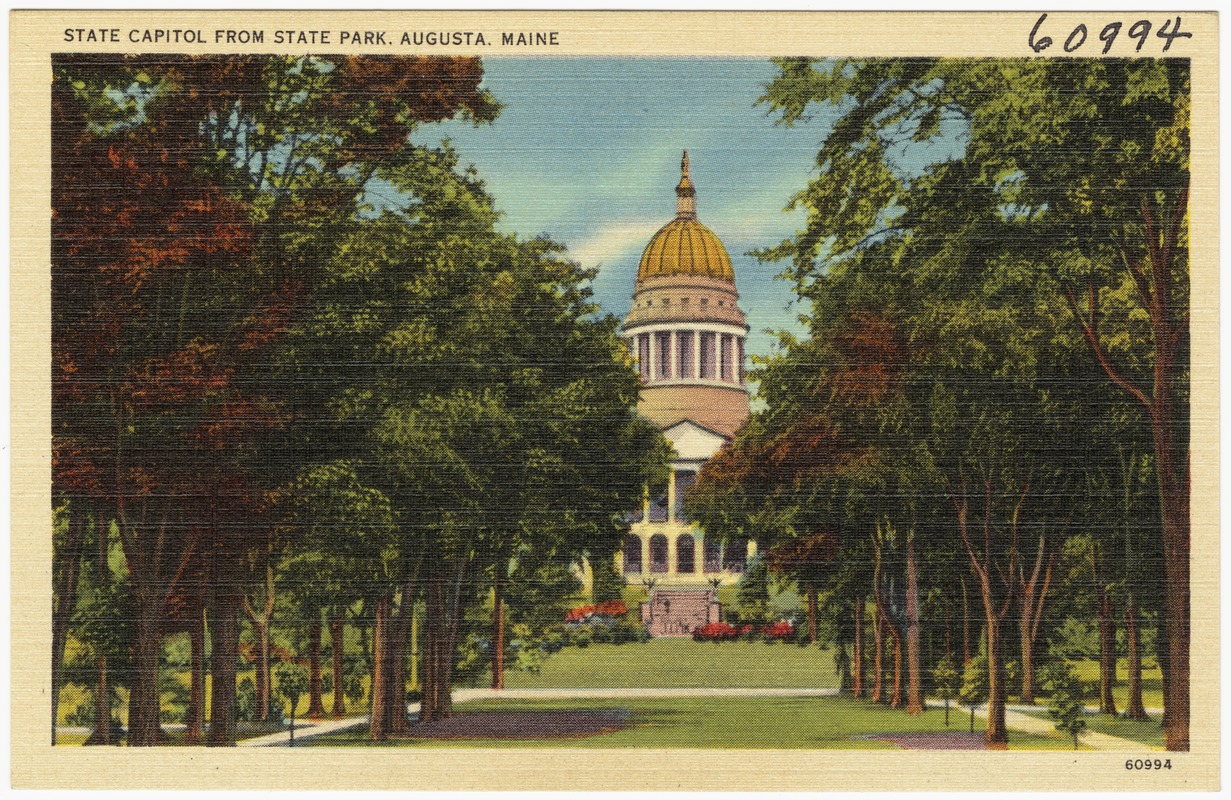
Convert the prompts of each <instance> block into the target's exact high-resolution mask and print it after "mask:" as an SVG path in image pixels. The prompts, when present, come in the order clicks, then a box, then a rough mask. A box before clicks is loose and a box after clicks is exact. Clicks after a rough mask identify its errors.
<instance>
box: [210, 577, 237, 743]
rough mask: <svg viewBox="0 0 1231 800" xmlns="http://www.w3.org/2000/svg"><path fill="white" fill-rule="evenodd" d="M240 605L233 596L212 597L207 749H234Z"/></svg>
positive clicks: (235, 596) (219, 595)
mask: <svg viewBox="0 0 1231 800" xmlns="http://www.w3.org/2000/svg"><path fill="white" fill-rule="evenodd" d="M239 605H240V599H239V596H238V595H236V594H232V593H228V594H218V595H215V597H214V604H213V606H214V608H213V611H214V616H213V622H212V624H211V625H210V626H209V632H210V661H209V674H210V703H209V735H208V738H207V740H206V744H208V745H209V746H210V747H234V746H235V659H236V658H238V656H239V620H238V618H237V617H238V614H239Z"/></svg>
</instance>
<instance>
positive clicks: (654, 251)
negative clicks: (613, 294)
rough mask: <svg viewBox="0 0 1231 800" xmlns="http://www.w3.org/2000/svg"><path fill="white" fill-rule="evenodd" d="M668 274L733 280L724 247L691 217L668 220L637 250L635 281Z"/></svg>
mask: <svg viewBox="0 0 1231 800" xmlns="http://www.w3.org/2000/svg"><path fill="white" fill-rule="evenodd" d="M668 275H701V276H703V277H706V278H717V279H718V280H722V281H728V282H731V283H734V282H735V270H734V269H732V268H731V257H730V256H729V255H727V249H726V248H725V247H723V246H722V242H721V241H719V239H718V237H717V236H715V235H714V232H713V231H711V230H710V229H709V228H707V227H705V226H704V225H702V224H701V223H700V222H697V220H696V219H695V218H694V219H687V218H679V217H677V218H676V219H673V220H671V221H670V222H668V223H667V224H666V225H664V226H662V228H660V229H659V231H658V233H656V234H654V238H652V239H650V243H649V244H648V245H646V246H645V252H644V253H642V254H641V265H640V266H638V267H637V280H638V281H644V280H646V279H647V278H662V277H666V276H668Z"/></svg>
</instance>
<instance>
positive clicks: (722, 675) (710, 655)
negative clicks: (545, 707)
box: [479, 638, 838, 689]
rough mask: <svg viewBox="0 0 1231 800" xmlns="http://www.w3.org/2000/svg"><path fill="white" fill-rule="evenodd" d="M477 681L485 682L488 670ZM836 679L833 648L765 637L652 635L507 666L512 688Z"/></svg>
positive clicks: (808, 683) (831, 682) (788, 684)
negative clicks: (534, 669) (521, 667)
mask: <svg viewBox="0 0 1231 800" xmlns="http://www.w3.org/2000/svg"><path fill="white" fill-rule="evenodd" d="M479 685H487V676H486V674H485V675H484V676H483V678H482V679H481V680H480V684H479ZM837 685H838V678H837V673H836V672H835V670H834V663H833V654H832V653H831V652H830V651H828V650H821V649H819V648H817V647H799V646H798V645H794V644H782V643H777V644H765V643H764V642H720V643H717V644H714V643H712V642H694V641H693V640H691V639H681V638H661V639H651V640H650V641H648V642H646V643H644V644H620V645H615V644H596V645H590V646H589V647H585V648H579V647H566V648H564V649H563V650H561V651H560V652H558V653H555V654H554V655H552V656H551V658H549V659H547V661H546V663H544V664H543V669H542V671H540V672H539V674H537V675H534V674H531V673H528V672H520V671H514V670H509V671H507V672H505V686H506V687H508V688H510V689H544V688H587V689H593V688H620V687H637V688H647V689H649V688H680V687H708V688H715V689H724V688H756V689H769V688H792V689H795V688H801V687H803V688H806V687H832V686H837Z"/></svg>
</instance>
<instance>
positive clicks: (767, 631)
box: [692, 621, 795, 642]
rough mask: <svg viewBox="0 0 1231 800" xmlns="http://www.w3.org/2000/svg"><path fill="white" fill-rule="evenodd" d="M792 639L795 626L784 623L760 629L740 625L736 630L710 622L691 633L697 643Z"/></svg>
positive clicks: (723, 623) (776, 623) (731, 626)
mask: <svg viewBox="0 0 1231 800" xmlns="http://www.w3.org/2000/svg"><path fill="white" fill-rule="evenodd" d="M794 637H795V626H794V625H792V624H791V623H789V622H786V621H782V622H775V623H774V624H772V625H763V626H761V627H757V626H755V625H742V626H740V627H738V628H737V627H735V626H734V625H728V624H727V623H725V622H711V623H709V624H707V625H702V626H701V627H699V628H697V629H696V630H694V631H693V632H692V638H693V640H694V641H697V642H734V641H736V640H738V639H755V638H764V639H765V641H767V642H785V641H789V640H790V639H792V638H794Z"/></svg>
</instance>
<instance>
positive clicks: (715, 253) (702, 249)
mask: <svg viewBox="0 0 1231 800" xmlns="http://www.w3.org/2000/svg"><path fill="white" fill-rule="evenodd" d="M675 194H676V197H677V198H678V201H677V202H678V205H677V211H676V215H675V219H673V220H671V221H670V222H668V223H667V224H666V225H664V226H662V227H661V228H659V230H658V233H656V234H654V236H653V238H651V239H650V243H649V244H647V245H646V246H645V252H643V253H642V254H641V264H640V266H638V267H637V280H638V281H643V280H645V279H647V278H662V277H667V276H669V275H700V276H702V277H706V278H717V279H718V280H722V281H728V282H730V283H734V282H735V270H734V269H732V267H731V257H730V256H729V255H727V249H726V248H725V247H723V246H722V242H721V241H720V240H719V239H718V237H717V236H715V235H714V232H713V231H711V230H710V229H709V228H707V227H705V226H704V225H702V224H701V223H700V222H698V221H697V201H696V195H697V191H696V189H695V187H694V186H693V183H692V178H691V177H690V176H689V174H688V151H687V150H685V151H684V159H683V161H681V162H680V183H679V185H678V186H676V187H675Z"/></svg>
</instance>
